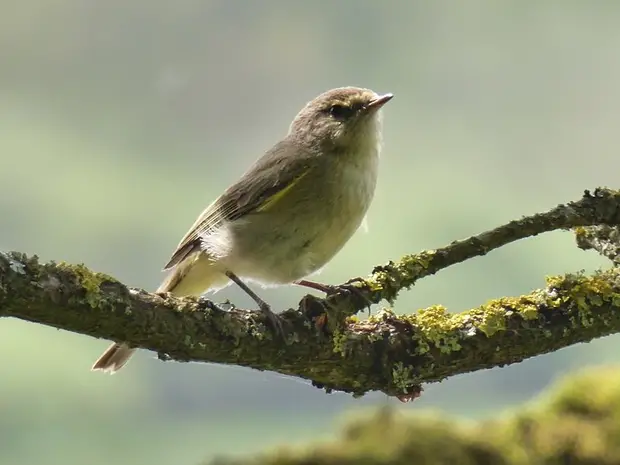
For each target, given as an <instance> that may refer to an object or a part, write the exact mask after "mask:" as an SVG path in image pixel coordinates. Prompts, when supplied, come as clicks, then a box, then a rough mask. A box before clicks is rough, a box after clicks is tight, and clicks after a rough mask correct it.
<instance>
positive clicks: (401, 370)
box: [392, 362, 416, 394]
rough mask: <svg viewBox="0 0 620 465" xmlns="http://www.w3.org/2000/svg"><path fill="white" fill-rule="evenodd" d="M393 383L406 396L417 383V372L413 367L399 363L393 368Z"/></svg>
mask: <svg viewBox="0 0 620 465" xmlns="http://www.w3.org/2000/svg"><path fill="white" fill-rule="evenodd" d="M392 382H393V383H394V386H396V388H398V389H399V390H401V391H402V392H403V393H404V394H406V393H407V392H409V388H410V387H411V385H413V384H415V383H416V378H415V371H414V369H413V367H412V366H409V365H404V364H403V363H402V362H398V363H396V364H395V365H394V367H393V368H392Z"/></svg>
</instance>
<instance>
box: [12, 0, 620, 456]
mask: <svg viewBox="0 0 620 465" xmlns="http://www.w3.org/2000/svg"><path fill="white" fill-rule="evenodd" d="M0 6H1V7H2V15H0V107H1V108H2V111H1V112H0V218H1V219H2V229H1V231H2V233H1V234H0V249H2V250H20V251H23V252H27V253H37V254H39V255H40V256H41V258H42V259H43V260H48V259H54V260H66V261H68V262H71V263H76V262H81V261H83V262H85V263H86V265H88V266H89V267H91V268H92V269H94V270H98V271H102V272H105V273H108V274H110V275H112V276H115V277H117V278H119V279H121V280H123V281H124V282H126V283H127V284H129V285H133V286H139V287H144V288H147V289H154V288H155V287H156V286H157V285H158V284H159V280H160V279H161V278H162V276H161V274H160V271H159V270H160V269H161V266H162V265H163V264H164V263H165V261H166V260H167V258H168V255H169V254H170V253H171V252H172V250H173V249H174V246H175V245H176V244H177V242H178V240H179V239H180V237H181V236H182V235H183V234H184V233H185V231H186V228H188V227H189V226H190V224H191V223H192V222H193V221H194V219H195V217H196V216H197V215H198V214H199V212H200V211H201V210H202V209H203V208H204V207H205V205H206V204H207V203H209V202H210V201H211V200H213V198H214V197H215V196H217V195H218V194H219V193H220V192H221V191H222V190H223V189H224V188H225V187H226V186H227V185H228V184H229V183H231V182H232V181H233V180H234V179H235V178H236V177H238V176H239V175H240V174H241V173H242V172H243V170H244V169H245V167H246V166H247V165H248V164H249V163H250V162H251V161H252V160H254V159H255V158H256V157H258V156H259V155H260V153H261V152H262V151H263V150H265V149H267V148H268V147H269V146H270V145H272V144H273V143H274V142H275V141H276V140H277V139H278V138H280V137H281V136H282V135H283V134H284V133H285V131H286V129H287V127H288V124H289V123H290V121H291V119H292V118H293V116H294V114H295V113H296V112H297V111H298V109H299V108H300V107H301V106H302V105H303V104H304V103H305V102H306V101H307V100H308V99H310V98H312V97H314V96H315V95H316V94H318V93H319V92H321V91H324V90H326V89H328V88H331V87H335V86H340V85H361V86H366V87H370V88H373V89H375V90H377V91H380V92H393V93H394V94H395V98H394V100H393V101H391V102H390V104H389V108H386V111H385V131H384V132H385V134H384V135H385V150H384V156H383V158H382V167H381V173H380V179H379V186H378V191H377V195H376V198H375V201H374V203H373V206H372V208H371V211H370V212H369V231H368V233H366V234H364V233H359V234H357V235H356V236H355V237H354V238H353V239H352V240H351V241H350V243H349V244H347V246H346V248H345V249H343V250H342V252H341V253H340V254H339V255H338V256H337V257H336V258H335V259H334V260H333V262H332V263H331V264H330V265H329V266H328V267H327V269H326V270H325V271H324V273H323V274H322V275H321V277H320V279H321V280H323V281H326V282H330V283H338V282H342V281H344V280H346V279H348V278H350V277H353V276H358V275H365V274H367V273H368V272H370V270H371V269H372V267H373V266H374V265H376V264H378V263H383V262H385V261H386V260H388V259H391V258H398V257H400V256H401V255H403V254H405V253H411V252H417V251H419V250H423V249H429V248H433V247H437V246H441V245H444V244H446V243H448V242H450V241H452V240H454V239H459V238H462V237H465V236H468V235H470V234H474V233H477V232H480V231H482V230H484V229H488V228H490V227H493V226H496V225H497V224H499V223H502V222H505V221H508V220H511V219H513V218H516V217H520V216H521V215H524V214H529V213H534V212H536V211H540V210H544V209H547V208H549V207H551V206H554V205H555V204H557V203H561V202H565V201H568V200H573V199H577V198H579V197H580V195H581V192H582V191H583V190H584V189H586V188H589V189H591V188H594V187H596V186H599V185H609V186H612V187H618V174H617V173H618V172H619V171H620V157H618V150H619V149H620V132H619V131H618V130H617V127H618V108H620V86H619V85H618V83H619V82H620V60H618V59H617V57H618V50H619V49H620V28H618V23H619V21H620V3H618V2H575V1H568V0H546V1H541V2H521V1H518V0H510V1H507V2H494V1H492V0H471V1H468V2H462V3H458V2H451V1H449V0H436V1H433V2H429V1H424V0H412V1H410V2H389V3H386V2H372V1H370V0H339V1H327V0H316V1H313V2H300V1H284V0H265V1H262V2H251V1H250V0H186V1H184V2H169V1H165V0H149V1H147V0H135V1H133V2H123V1H121V0H107V1H97V0H31V1H28V2H19V1H17V0H0ZM601 264H606V263H605V261H604V260H603V259H601V258H599V257H597V256H596V254H594V253H584V252H582V251H580V250H578V249H577V248H576V247H575V245H574V239H573V238H572V236H571V235H570V234H569V233H567V232H558V233H553V234H549V235H545V236H543V237H539V238H535V239H531V240H527V241H523V242H521V243H518V244H514V245H511V246H509V247H505V248H503V249H501V250H499V251H497V252H493V253H491V254H489V255H488V256H486V257H483V258H480V259H476V260H470V261H468V262H467V263H464V264H462V265H459V266H457V267H452V268H450V269H449V270H446V271H443V272H442V273H440V274H438V275H437V276H434V277H432V278H430V279H425V280H423V281H421V282H419V283H418V284H416V286H415V288H414V289H413V290H412V291H411V292H408V293H406V294H404V295H403V296H402V297H401V298H400V299H399V300H398V302H397V305H396V309H395V310H396V311H399V312H410V311H412V310H415V309H416V308H421V307H427V306H430V305H433V304H442V305H445V306H446V307H448V308H450V309H452V310H454V311H461V310H463V309H466V308H471V307H475V306H477V305H479V304H480V303H482V302H483V301H486V300H487V299H489V298H494V297H499V296H503V295H520V294H523V293H526V292H528V291H529V290H531V289H532V288H537V287H540V286H541V285H542V284H543V276H544V275H546V274H561V273H565V272H573V271H576V270H579V269H582V268H586V269H588V270H591V269H593V268H596V267H598V266H600V265H601ZM303 294H304V291H303V290H301V289H296V288H292V287H291V288H288V287H286V288H280V289H268V290H265V291H263V295H264V297H265V298H266V299H267V300H269V302H270V303H271V304H272V305H273V306H274V308H284V307H285V306H289V305H294V304H295V303H296V302H297V301H298V299H299V298H300V297H301V296H302V295H303ZM216 297H217V298H218V299H226V298H230V299H231V300H232V301H234V302H235V303H238V304H239V305H249V304H250V302H248V300H247V299H246V297H245V296H243V295H242V293H239V292H237V291H236V290H235V289H234V288H228V289H226V290H224V291H222V292H221V293H219V294H217V295H216ZM619 340H620V339H618V337H610V338H606V339H603V340H599V341H595V342H593V343H591V344H587V345H581V346H575V347H571V348H568V349H565V350H562V351H559V352H557V353H554V354H550V355H547V356H543V357H537V358H535V359H533V360H529V361H527V362H524V363H522V364H519V365H516V366H511V367H508V368H505V369H494V370H489V371H486V372H480V373H475V374H472V375H466V376H461V377H456V378H453V379H450V380H449V381H446V382H444V383H441V384H438V385H433V386H429V388H428V389H427V390H426V392H425V395H424V396H423V398H422V399H420V400H419V402H415V403H413V404H411V405H402V406H401V405H396V406H395V408H398V409H399V410H417V409H418V408H420V407H427V406H432V407H435V408H438V409H441V410H443V411H446V412H450V413H451V414H454V415H459V416H467V417H482V416H486V415H489V414H492V413H493V412H494V411H496V409H497V408H499V407H502V406H507V405H512V404H514V403H517V402H522V401H524V400H526V399H528V398H530V397H531V396H533V395H535V394H536V393H537V392H539V391H540V390H541V389H543V388H544V387H545V386H546V385H547V384H548V383H549V382H551V381H552V380H553V379H554V378H555V377H556V376H557V375H558V374H560V373H565V372H567V371H570V370H572V369H573V368H575V367H578V366H582V365H585V364H590V363H601V362H606V361H610V360H615V359H616V358H617V355H616V354H617V349H618V341H619ZM107 345H108V341H95V340H92V339H90V338H86V337H83V336H78V335H74V334H67V333H64V332H59V331H55V330H53V329H51V328H43V327H38V326H36V325H33V324H28V323H23V322H16V321H2V322H1V324H0V351H2V353H3V354H5V357H4V358H3V362H2V364H0V377H1V379H2V383H0V398H1V399H2V400H3V401H2V403H0V409H1V410H0V463H10V464H22V463H23V464H30V463H42V464H45V465H56V464H58V465H60V464H62V465H68V464H71V463H92V464H93V465H101V464H109V463H149V464H151V465H160V464H161V465H164V464H169V463H177V464H179V463H187V464H190V463H191V464H193V463H198V462H199V461H200V460H202V459H204V458H205V454H207V456H210V457H213V456H215V455H217V454H223V453H227V454H231V453H242V454H248V453H251V452H253V451H257V450H262V449H264V448H265V447H268V446H270V445H273V444H280V443H283V442H287V441H301V440H304V441H306V440H308V439H309V438H317V437H327V436H329V435H330V433H331V431H330V429H329V425H330V424H331V422H332V419H333V418H334V417H335V416H337V415H339V414H340V413H341V412H343V411H346V410H348V409H350V408H357V407H360V406H369V405H377V404H379V405H381V404H386V403H390V404H391V403H392V401H390V400H388V399H386V398H385V397H383V396H381V395H369V396H366V397H364V398H362V399H360V400H353V399H351V398H350V397H348V396H344V395H330V396H327V395H325V394H323V393H322V392H321V391H319V390H317V389H315V388H313V387H311V386H310V385H308V384H306V383H302V382H300V381H298V380H293V379H290V378H284V377H280V376H276V375H274V374H271V373H257V372H252V371H249V370H244V369H239V368H235V367H222V366H211V365H207V366H205V365H199V364H171V363H159V362H156V361H154V360H152V358H153V355H152V354H148V355H147V354H144V353H142V354H139V355H138V356H137V357H136V360H135V361H132V363H131V365H130V366H129V368H128V369H127V371H124V372H122V373H121V374H119V375H117V376H113V377H106V376H98V375H97V374H92V373H90V372H89V371H88V370H89V368H90V366H91V364H92V362H93V361H94V359H95V358H96V357H97V356H98V355H99V353H100V352H101V351H102V350H103V349H104V348H105V347H106V346H107ZM34 444H36V447H34V446H33V445H34Z"/></svg>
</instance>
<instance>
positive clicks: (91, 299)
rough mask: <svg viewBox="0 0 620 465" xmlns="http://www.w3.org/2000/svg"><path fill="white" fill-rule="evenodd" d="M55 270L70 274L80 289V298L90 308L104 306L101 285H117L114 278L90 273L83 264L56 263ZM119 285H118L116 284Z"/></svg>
mask: <svg viewBox="0 0 620 465" xmlns="http://www.w3.org/2000/svg"><path fill="white" fill-rule="evenodd" d="M56 268H57V269H58V270H59V271H64V272H67V273H68V274H70V275H71V276H72V277H74V278H75V280H76V285H78V286H79V287H81V288H82V290H83V296H82V298H83V299H84V300H85V301H86V302H87V303H88V305H90V307H91V308H98V307H99V308H101V307H102V306H103V305H105V300H104V298H103V294H102V292H101V289H100V286H101V284H102V283H104V282H106V283H118V281H116V280H115V279H114V278H112V277H111V276H108V275H106V274H104V273H94V272H92V271H90V270H89V269H88V268H86V266H85V265H84V264H79V265H71V264H68V263H65V262H61V263H58V264H57V265H56ZM118 284H119V285H121V284H120V283H118Z"/></svg>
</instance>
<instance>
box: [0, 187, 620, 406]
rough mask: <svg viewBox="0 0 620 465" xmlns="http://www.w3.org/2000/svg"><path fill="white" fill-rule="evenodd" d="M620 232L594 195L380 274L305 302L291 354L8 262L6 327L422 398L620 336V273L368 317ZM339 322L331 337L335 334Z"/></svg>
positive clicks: (260, 334) (617, 218)
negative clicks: (431, 387)
mask: <svg viewBox="0 0 620 465" xmlns="http://www.w3.org/2000/svg"><path fill="white" fill-rule="evenodd" d="M597 224H604V225H618V224H620V193H618V192H617V191H612V190H607V189H597V190H596V191H595V192H594V193H593V194H590V193H589V192H587V191H586V193H585V195H584V196H583V198H582V199H581V200H579V201H577V202H572V203H569V204H566V205H560V206H558V207H556V208H554V209H552V210H550V211H549V212H546V213H540V214H537V215H533V216H530V217H525V218H522V219H520V220H515V221H511V222H510V223H508V224H506V225H504V226H500V227H498V228H496V229H493V230H491V231H487V232H485V233H482V234H480V235H478V236H474V237H471V238H469V239H466V240H463V241H457V242H453V243H452V244H450V245H448V246H446V247H444V248H441V249H437V250H434V251H425V252H422V253H420V254H417V255H411V256H407V257H404V258H402V259H401V260H400V261H398V262H390V263H389V264H387V265H384V266H379V267H376V268H375V270H374V271H373V273H372V275H371V276H370V277H368V278H367V279H364V280H361V281H360V282H359V283H357V284H356V285H357V286H358V287H359V290H360V292H359V294H358V293H356V292H346V291H344V290H343V291H342V292H340V293H338V294H335V295H332V296H329V297H328V298H327V299H319V298H316V297H313V296H306V297H304V299H302V301H301V302H300V304H299V307H298V308H297V309H290V310H287V311H285V312H284V313H283V314H282V317H283V319H284V321H285V322H286V324H287V326H288V327H289V330H290V331H289V333H288V335H287V337H286V340H285V341H283V340H280V339H277V338H275V339H274V338H273V337H272V333H271V332H270V330H269V326H268V324H267V322H266V321H264V319H263V316H262V314H261V313H260V312H254V311H248V310H241V309H236V308H233V309H232V310H230V311H222V310H220V309H218V308H217V307H215V306H214V305H213V304H212V303H211V302H210V301H208V300H205V299H199V300H198V299H193V298H183V299H178V298H173V297H170V296H167V295H165V296H161V295H156V294H151V293H148V292H145V291H142V290H135V289H129V288H127V287H126V286H124V285H123V284H121V283H120V282H118V281H116V280H115V279H113V278H111V277H109V276H106V275H104V274H102V273H94V272H91V271H90V270H88V269H87V268H86V267H85V266H83V265H69V264H64V263H58V264H56V263H47V264H40V263H39V262H38V260H37V258H36V257H27V256H26V255H24V254H20V253H15V252H13V253H9V254H0V316H5V317H6V316H8V317H15V318H20V319H23V320H26V321H32V322H37V323H42V324H46V325H49V326H53V327H56V328H61V329H65V330H69V331H74V332H77V333H81V334H87V335H90V336H93V337H98V338H106V339H113V340H115V341H126V342H128V343H130V344H132V345H134V346H136V347H142V348H145V349H150V350H153V351H156V352H158V353H159V354H160V358H166V359H168V358H169V359H173V360H178V361H190V360H191V361H203V362H215V363H226V364H235V365H240V366H246V367H251V368H255V369H259V370H272V371H277V372H279V373H283V374H287V375H292V376H298V377H302V378H305V379H309V380H312V381H313V383H314V384H315V385H317V386H320V387H324V388H326V389H327V390H331V389H336V390H342V391H346V392H351V393H354V394H356V395H361V394H363V393H365V392H368V391H371V390H379V391H383V392H385V393H386V394H388V395H394V396H399V397H400V398H401V399H408V398H411V397H415V396H416V395H417V394H418V393H419V391H420V384H421V383H427V382H434V381H439V380H441V379H444V378H446V377H448V376H451V375H455V374H459V373H466V372H470V371H475V370H480V369H484V368H490V367H493V366H501V365H506V364H509V363H515V362H519V361H521V360H524V359H526V358H528V357H532V356H535V355H538V354H542V353H546V352H550V351H554V350H557V349H559V348H562V347H566V346H568V345H571V344H574V343H577V342H586V341H589V340H591V339H593V338H596V337H601V336H605V335H608V334H612V333H615V332H619V331H620V308H619V307H620V270H619V269H616V268H612V269H610V270H607V271H603V272H599V273H596V274H594V275H593V276H584V275H581V274H575V275H566V276H560V277H554V278H549V279H548V280H547V284H546V286H545V287H544V288H542V289H539V290H536V291H534V292H532V293H530V294H528V295H524V296H520V297H512V298H502V299H497V300H493V301H490V302H488V303H486V304H484V305H482V306H480V307H479V308H476V309H472V310H469V311H466V312H463V313H460V314H450V313H448V312H447V311H446V310H445V309H444V308H443V307H441V306H434V307H431V308H428V309H426V310H422V311H420V312H418V313H417V314H413V315H403V316H397V315H395V314H393V313H392V312H391V311H389V310H383V311H381V312H379V314H377V315H375V316H372V317H370V318H369V319H368V320H365V321H358V320H357V319H356V318H354V317H352V315H354V314H355V313H357V312H358V311H359V310H361V309H363V308H364V307H365V306H366V305H367V299H369V300H370V301H371V302H373V303H378V302H380V301H381V300H382V299H387V300H388V301H390V302H392V301H393V300H394V299H395V298H396V296H397V294H398V292H399V291H400V290H401V289H404V288H408V287H411V286H412V285H413V284H415V282H416V281H417V280H418V279H421V278H423V277H425V276H429V275H432V274H434V273H436V272H437V271H439V270H441V269H443V268H446V267H448V266H450V265H453V264H456V263H460V262H462V261H464V260H467V259H468V258H472V257H475V256H480V255H485V254H486V253H488V252H489V251H491V250H493V249H495V248H498V247H501V246H503V245H505V244H508V243H510V242H513V241H516V240H518V239H522V238H525V237H529V236H535V235H537V234H540V233H542V232H545V231H551V230H555V229H568V228H571V227H576V226H591V225H597ZM325 315H327V321H328V325H326V326H325V325H323V322H324V316H325Z"/></svg>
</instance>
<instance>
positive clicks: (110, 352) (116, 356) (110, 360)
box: [91, 343, 136, 374]
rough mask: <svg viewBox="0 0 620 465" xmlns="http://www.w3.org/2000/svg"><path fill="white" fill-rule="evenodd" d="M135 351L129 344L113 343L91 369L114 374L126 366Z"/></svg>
mask: <svg viewBox="0 0 620 465" xmlns="http://www.w3.org/2000/svg"><path fill="white" fill-rule="evenodd" d="M135 351H136V349H132V348H131V347H129V346H128V345H127V344H116V343H115V344H112V345H111V346H110V347H108V349H107V350H106V351H105V352H104V353H103V355H101V357H99V358H98V359H97V361H96V362H95V364H94V365H93V367H92V368H91V370H93V371H103V372H104V373H110V374H114V373H116V372H117V371H118V370H120V369H121V368H123V367H124V366H125V364H126V363H127V362H128V361H129V359H130V358H131V356H132V355H133V354H134V352H135Z"/></svg>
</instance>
